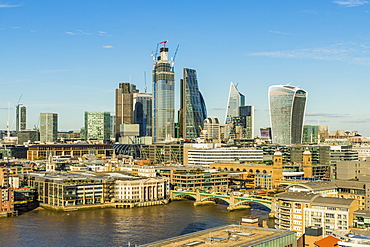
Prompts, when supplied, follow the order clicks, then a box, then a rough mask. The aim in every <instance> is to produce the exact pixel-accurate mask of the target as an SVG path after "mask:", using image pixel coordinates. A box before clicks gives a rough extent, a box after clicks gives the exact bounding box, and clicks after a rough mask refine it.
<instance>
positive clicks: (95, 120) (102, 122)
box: [85, 112, 111, 140]
mask: <svg viewBox="0 0 370 247" xmlns="http://www.w3.org/2000/svg"><path fill="white" fill-rule="evenodd" d="M110 121H111V118H110V112H85V133H86V140H110V134H111V132H110V125H111V122H110Z"/></svg>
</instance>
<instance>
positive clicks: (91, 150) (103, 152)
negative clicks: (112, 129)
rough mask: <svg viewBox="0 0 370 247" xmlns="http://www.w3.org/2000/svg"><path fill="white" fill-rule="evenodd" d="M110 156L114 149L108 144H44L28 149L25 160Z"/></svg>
mask: <svg viewBox="0 0 370 247" xmlns="http://www.w3.org/2000/svg"><path fill="white" fill-rule="evenodd" d="M87 154H91V155H95V156H112V155H113V154H114V148H113V147H112V146H111V145H108V144H44V145H33V146H29V147H28V151H27V159H28V160H35V159H47V158H48V157H49V156H73V157H77V158H81V157H83V156H84V155H87Z"/></svg>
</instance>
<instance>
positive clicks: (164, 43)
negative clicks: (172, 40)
mask: <svg viewBox="0 0 370 247" xmlns="http://www.w3.org/2000/svg"><path fill="white" fill-rule="evenodd" d="M167 42H168V40H165V41H162V42H159V43H158V44H163V47H166V43H167Z"/></svg>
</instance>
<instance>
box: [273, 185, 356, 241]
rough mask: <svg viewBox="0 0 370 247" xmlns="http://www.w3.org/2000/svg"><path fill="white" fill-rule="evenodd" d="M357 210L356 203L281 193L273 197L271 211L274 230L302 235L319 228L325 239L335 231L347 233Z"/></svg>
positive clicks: (303, 193) (294, 193)
mask: <svg viewBox="0 0 370 247" xmlns="http://www.w3.org/2000/svg"><path fill="white" fill-rule="evenodd" d="M358 209H359V205H358V200H356V199H345V198H336V197H323V196H320V195H319V194H313V193H305V192H283V193H280V194H277V195H275V203H274V204H273V211H274V212H275V214H276V220H275V227H276V228H278V229H286V230H292V231H296V232H297V236H301V235H303V234H304V233H305V232H304V231H305V227H308V226H316V227H322V228H323V230H324V233H323V235H324V236H328V235H331V234H332V233H333V231H334V230H337V229H348V228H349V227H350V226H352V224H353V216H354V211H356V210H358Z"/></svg>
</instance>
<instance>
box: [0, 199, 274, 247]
mask: <svg viewBox="0 0 370 247" xmlns="http://www.w3.org/2000/svg"><path fill="white" fill-rule="evenodd" d="M248 214H253V215H258V216H261V217H262V218H264V219H267V217H268V213H267V212H265V211H260V210H244V211H235V212H228V211H227V210H226V205H220V204H217V205H208V206H200V207H194V206H193V202H192V201H181V202H172V203H170V204H168V205H161V206H152V207H143V208H133V209H99V210H88V211H76V212H53V211H44V210H36V211H32V212H28V213H25V214H23V215H20V216H18V217H13V218H3V219H0V232H1V233H2V236H7V238H2V240H1V244H0V245H1V246H126V245H127V244H128V243H130V244H131V246H134V245H135V244H137V245H139V244H144V243H148V242H154V241H158V240H161V239H164V238H169V237H174V236H178V235H180V234H187V233H190V232H194V231H198V230H204V229H208V228H212V227H216V226H220V225H225V224H238V223H239V222H240V220H241V217H242V216H245V215H248Z"/></svg>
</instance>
